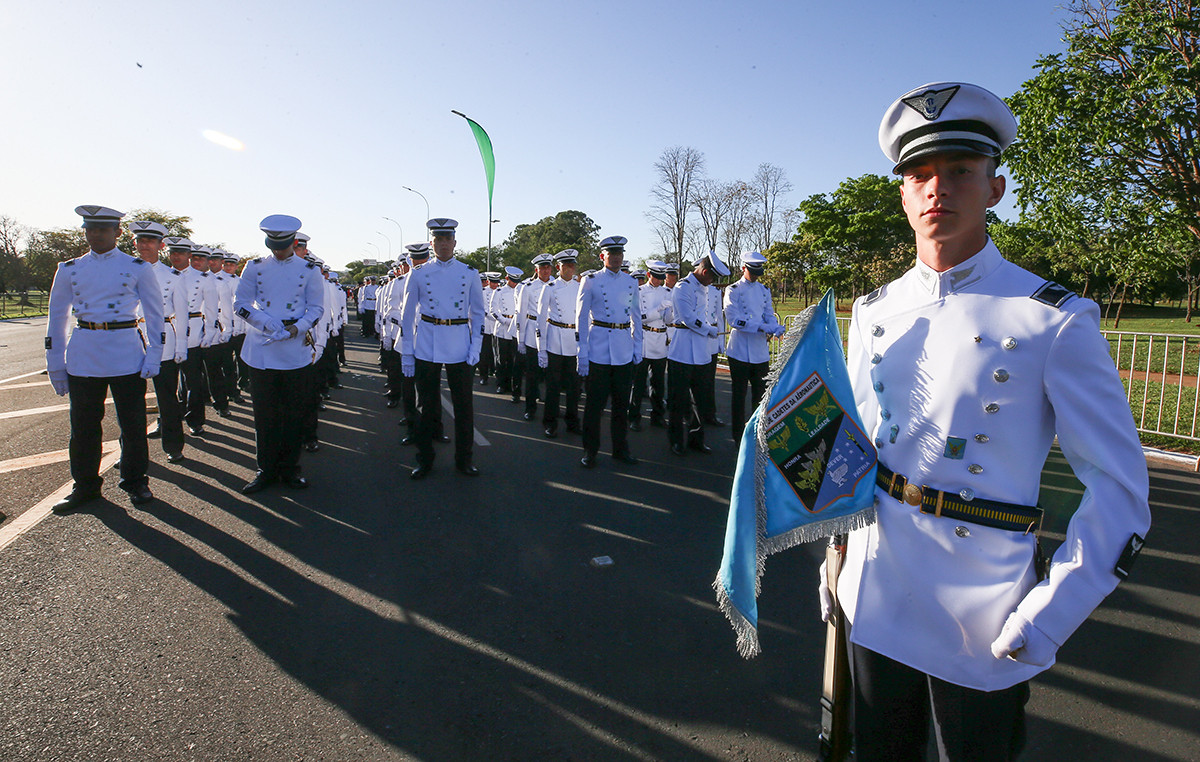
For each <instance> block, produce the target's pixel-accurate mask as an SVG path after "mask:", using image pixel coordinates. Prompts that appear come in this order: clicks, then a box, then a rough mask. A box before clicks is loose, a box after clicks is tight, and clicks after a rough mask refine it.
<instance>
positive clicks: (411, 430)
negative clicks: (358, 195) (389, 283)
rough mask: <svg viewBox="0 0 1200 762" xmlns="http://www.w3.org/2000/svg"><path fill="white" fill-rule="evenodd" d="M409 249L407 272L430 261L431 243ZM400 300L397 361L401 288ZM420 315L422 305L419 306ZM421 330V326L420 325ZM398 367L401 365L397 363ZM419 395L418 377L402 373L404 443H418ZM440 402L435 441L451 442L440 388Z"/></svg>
mask: <svg viewBox="0 0 1200 762" xmlns="http://www.w3.org/2000/svg"><path fill="white" fill-rule="evenodd" d="M404 248H405V249H406V250H407V251H408V258H409V259H410V260H411V261H412V268H408V267H406V268H405V273H406V276H405V277H407V273H411V272H412V269H413V268H417V267H420V266H421V265H423V264H425V263H426V262H428V261H429V253H430V250H429V243H428V242H427V241H422V242H421V243H410V244H408V245H407V246H405V247H404ZM396 298H397V301H398V302H399V307H398V309H399V310H400V325H398V326H397V327H396V345H395V346H396V354H397V356H398V357H397V363H399V361H400V359H402V358H400V357H399V353H400V336H401V335H402V334H403V325H404V322H403V321H404V290H403V289H401V291H400V294H399V295H398V296H397V297H396ZM417 311H418V315H419V314H420V307H418V308H417ZM418 330H419V326H418ZM397 367H400V366H399V365H397ZM419 396H420V395H418V393H417V384H416V379H415V378H413V377H412V376H405V375H404V373H403V372H401V373H400V399H401V402H402V403H403V405H404V417H403V418H401V419H400V425H401V426H405V427H407V429H406V431H405V434H404V436H403V437H401V438H400V444H402V445H406V446H407V445H415V444H416V443H417V423H418V421H419V420H420V414H419V412H418V405H419V399H418V398H419ZM436 401H437V403H438V404H436V405H434V413H435V415H436V417H437V426H436V427H435V428H434V434H433V440H434V441H435V442H449V441H450V437H448V436H446V431H445V427H444V424H443V421H442V405H441V390H440V389H439V390H438V399H437V400H436Z"/></svg>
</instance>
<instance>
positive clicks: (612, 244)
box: [600, 235, 629, 251]
mask: <svg viewBox="0 0 1200 762" xmlns="http://www.w3.org/2000/svg"><path fill="white" fill-rule="evenodd" d="M627 243H629V239H628V238H626V237H625V236H623V235H610V236H609V237H608V238H605V239H604V240H603V241H601V242H600V251H605V250H607V249H614V250H620V251H625V244H627Z"/></svg>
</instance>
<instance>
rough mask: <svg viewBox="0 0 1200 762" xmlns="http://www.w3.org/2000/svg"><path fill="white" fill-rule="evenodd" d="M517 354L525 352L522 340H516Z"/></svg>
mask: <svg viewBox="0 0 1200 762" xmlns="http://www.w3.org/2000/svg"><path fill="white" fill-rule="evenodd" d="M517 354H519V355H523V354H525V342H523V341H518V342H517Z"/></svg>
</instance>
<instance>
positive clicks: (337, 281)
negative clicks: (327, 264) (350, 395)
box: [329, 270, 350, 388]
mask: <svg viewBox="0 0 1200 762" xmlns="http://www.w3.org/2000/svg"><path fill="white" fill-rule="evenodd" d="M341 281H342V276H341V273H339V272H337V271H333V270H331V271H330V273H329V282H330V283H332V284H333V286H334V289H335V290H336V293H335V294H334V297H335V298H334V300H333V304H334V308H335V309H336V310H337V311H338V318H337V325H338V331H337V334H336V337H337V361H338V374H339V375H340V374H341V372H342V368H343V367H345V366H346V364H347V363H346V325H347V324H348V323H349V322H350V316H349V314H348V313H347V312H346V301H347V298H346V289H345V288H343V287H342V282H341ZM338 386H339V388H340V386H341V382H340V381H339V382H338Z"/></svg>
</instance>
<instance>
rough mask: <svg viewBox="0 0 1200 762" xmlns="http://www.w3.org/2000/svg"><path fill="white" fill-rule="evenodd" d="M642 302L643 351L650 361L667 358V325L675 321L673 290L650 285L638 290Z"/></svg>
mask: <svg viewBox="0 0 1200 762" xmlns="http://www.w3.org/2000/svg"><path fill="white" fill-rule="evenodd" d="M638 295H639V297H640V298H641V300H642V330H643V331H645V333H644V334H643V336H642V351H643V354H644V355H645V357H646V358H647V359H649V360H661V359H662V358H664V357H666V356H667V325H668V324H669V323H671V321H672V320H674V309H673V306H672V304H671V290H670V289H669V288H667V287H666V286H654V285H651V284H649V283H647V284H646V285H644V286H642V287H641V288H639V289H638Z"/></svg>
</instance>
